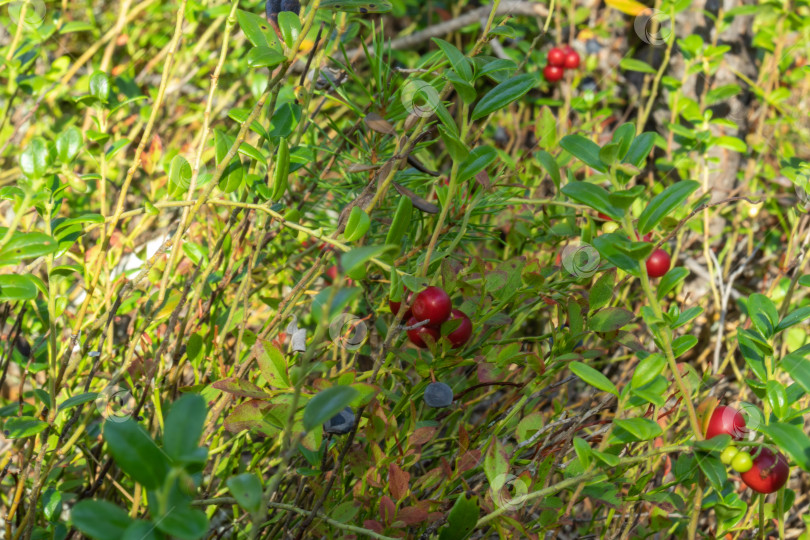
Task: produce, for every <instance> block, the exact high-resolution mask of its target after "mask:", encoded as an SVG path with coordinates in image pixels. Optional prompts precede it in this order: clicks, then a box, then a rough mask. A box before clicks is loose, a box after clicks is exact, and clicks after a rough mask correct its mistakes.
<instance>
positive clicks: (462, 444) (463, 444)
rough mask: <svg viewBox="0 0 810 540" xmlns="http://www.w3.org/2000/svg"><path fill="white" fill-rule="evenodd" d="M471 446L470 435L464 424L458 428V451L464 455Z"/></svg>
mask: <svg viewBox="0 0 810 540" xmlns="http://www.w3.org/2000/svg"><path fill="white" fill-rule="evenodd" d="M469 446H470V435H469V434H468V433H467V430H466V429H464V426H463V425H462V424H459V426H458V451H459V453H460V454H463V453H464V452H466V451H467V448H469Z"/></svg>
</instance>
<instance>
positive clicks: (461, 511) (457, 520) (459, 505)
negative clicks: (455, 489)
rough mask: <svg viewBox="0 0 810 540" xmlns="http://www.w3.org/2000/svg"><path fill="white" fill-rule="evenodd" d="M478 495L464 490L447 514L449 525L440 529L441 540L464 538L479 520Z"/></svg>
mask: <svg viewBox="0 0 810 540" xmlns="http://www.w3.org/2000/svg"><path fill="white" fill-rule="evenodd" d="M479 513H480V511H479V509H478V497H476V496H474V495H472V493H470V492H466V491H464V492H462V493H461V494H459V496H458V498H457V499H456V503H455V504H454V505H453V508H452V509H451V510H450V513H449V514H448V515H447V526H445V527H443V528H442V529H441V530H440V531H439V540H464V539H465V538H467V537H468V536H469V534H470V533H471V532H472V531H473V529H475V525H476V523H477V522H478V515H479Z"/></svg>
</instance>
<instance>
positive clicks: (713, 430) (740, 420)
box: [706, 405, 748, 441]
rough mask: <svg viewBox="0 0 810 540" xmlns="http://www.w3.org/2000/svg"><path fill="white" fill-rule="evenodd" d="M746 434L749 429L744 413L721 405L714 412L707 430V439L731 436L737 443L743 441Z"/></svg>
mask: <svg viewBox="0 0 810 540" xmlns="http://www.w3.org/2000/svg"><path fill="white" fill-rule="evenodd" d="M746 433H748V429H747V428H746V427H745V418H744V417H743V415H742V413H740V411H738V410H737V409H735V408H734V407H726V406H725V405H720V406H719V407H717V408H716V409H715V410H714V412H712V416H711V418H710V419H709V426H708V427H707V428H706V439H711V438H713V437H717V436H718V435H731V438H732V439H734V440H735V441H741V440H743V437H745V434H746Z"/></svg>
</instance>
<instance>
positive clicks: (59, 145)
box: [56, 126, 82, 164]
mask: <svg viewBox="0 0 810 540" xmlns="http://www.w3.org/2000/svg"><path fill="white" fill-rule="evenodd" d="M81 147H82V132H81V130H79V129H78V128H77V127H75V126H70V127H69V128H67V129H66V130H65V131H63V132H62V133H60V134H59V136H58V137H57V138H56V155H57V157H58V158H59V161H61V162H62V163H64V164H68V163H70V162H71V161H73V158H75V157H76V154H78V153H79V150H80V149H81Z"/></svg>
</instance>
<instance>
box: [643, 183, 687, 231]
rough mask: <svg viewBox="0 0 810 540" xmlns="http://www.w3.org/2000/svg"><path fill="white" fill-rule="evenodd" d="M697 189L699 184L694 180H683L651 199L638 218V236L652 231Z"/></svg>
mask: <svg viewBox="0 0 810 540" xmlns="http://www.w3.org/2000/svg"><path fill="white" fill-rule="evenodd" d="M699 187H700V184H699V183H698V182H696V181H694V180H683V181H681V182H676V183H675V184H672V185H671V186H669V187H668V188H666V189H665V190H664V191H662V192H661V193H659V194H658V195H656V196H655V197H653V198H652V200H651V201H650V204H648V205H647V208H645V209H644V211H643V212H642V213H641V216H639V218H638V232H639V234H642V235H644V234H647V233H648V232H650V231H651V230H653V228H655V226H656V225H658V223H659V222H660V221H661V220H662V219H664V218H665V217H666V216H667V215H668V214H669V213H670V212H672V211H673V210H675V208H678V207H680V206H683V203H684V202H685V201H686V199H688V198H689V196H690V195H691V194H692V193H693V192H694V191H695V190H696V189H697V188H699Z"/></svg>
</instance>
